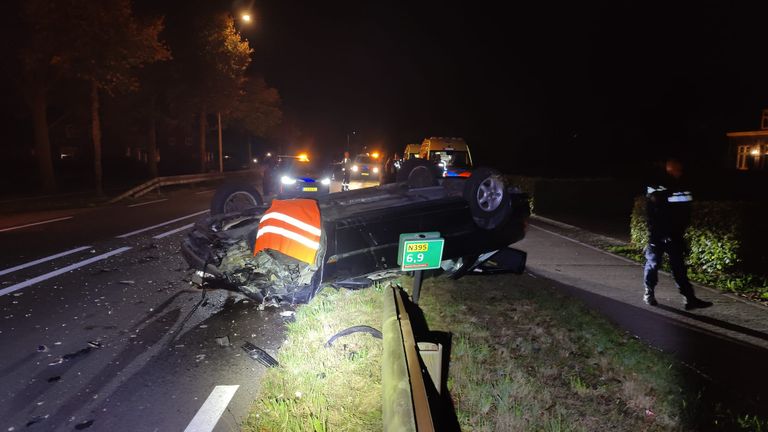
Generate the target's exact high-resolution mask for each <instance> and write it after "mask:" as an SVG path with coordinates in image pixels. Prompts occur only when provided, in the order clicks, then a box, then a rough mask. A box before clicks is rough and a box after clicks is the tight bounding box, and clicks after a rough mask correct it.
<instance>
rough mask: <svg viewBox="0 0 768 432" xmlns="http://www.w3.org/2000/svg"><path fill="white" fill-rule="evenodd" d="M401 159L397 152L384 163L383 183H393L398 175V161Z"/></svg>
mask: <svg viewBox="0 0 768 432" xmlns="http://www.w3.org/2000/svg"><path fill="white" fill-rule="evenodd" d="M399 160H400V156H399V155H398V154H397V153H393V154H392V157H389V158H387V161H386V162H385V163H384V167H383V168H382V170H381V181H380V183H381V184H386V183H392V182H394V181H395V177H396V176H397V162H398V161H399Z"/></svg>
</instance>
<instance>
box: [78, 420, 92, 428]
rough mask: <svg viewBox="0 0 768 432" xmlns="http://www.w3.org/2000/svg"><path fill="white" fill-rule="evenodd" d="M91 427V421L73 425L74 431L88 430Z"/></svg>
mask: <svg viewBox="0 0 768 432" xmlns="http://www.w3.org/2000/svg"><path fill="white" fill-rule="evenodd" d="M91 425H93V420H88V421H84V422H82V423H78V424H77V425H75V429H77V430H83V429H88V428H89V427H91Z"/></svg>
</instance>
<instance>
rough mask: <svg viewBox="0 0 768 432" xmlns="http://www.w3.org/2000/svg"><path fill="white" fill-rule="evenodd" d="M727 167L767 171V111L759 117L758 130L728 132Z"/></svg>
mask: <svg viewBox="0 0 768 432" xmlns="http://www.w3.org/2000/svg"><path fill="white" fill-rule="evenodd" d="M726 136H727V137H728V160H729V162H728V165H729V166H731V167H735V168H736V169H738V170H744V171H746V170H761V171H762V170H768V109H764V110H763V113H762V116H761V117H760V130H755V131H745V132H728V133H727V134H726Z"/></svg>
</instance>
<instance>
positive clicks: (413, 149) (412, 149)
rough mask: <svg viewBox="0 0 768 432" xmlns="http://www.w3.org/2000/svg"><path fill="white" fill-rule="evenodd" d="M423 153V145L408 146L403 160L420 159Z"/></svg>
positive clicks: (404, 151)
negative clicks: (420, 153) (420, 154)
mask: <svg viewBox="0 0 768 432" xmlns="http://www.w3.org/2000/svg"><path fill="white" fill-rule="evenodd" d="M420 151H421V144H406V146H405V150H403V160H408V159H412V158H417V157H419V152H420Z"/></svg>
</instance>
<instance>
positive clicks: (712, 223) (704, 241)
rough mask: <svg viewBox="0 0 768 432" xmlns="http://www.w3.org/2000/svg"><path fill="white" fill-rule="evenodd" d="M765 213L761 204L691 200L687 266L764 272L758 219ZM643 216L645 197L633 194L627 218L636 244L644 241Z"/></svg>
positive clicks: (714, 273) (763, 240)
mask: <svg viewBox="0 0 768 432" xmlns="http://www.w3.org/2000/svg"><path fill="white" fill-rule="evenodd" d="M767 214H768V212H766V208H765V206H761V205H758V204H755V203H747V202H732V201H697V202H694V205H693V212H692V216H691V225H690V226H689V228H688V230H687V231H686V233H685V237H686V241H687V242H688V247H689V256H688V262H689V265H690V267H691V269H692V270H693V271H695V272H696V273H699V274H704V275H712V276H719V275H726V274H730V275H734V274H747V273H751V274H755V275H759V276H766V275H768V271H766V270H768V266H766V264H768V260H766V254H765V253H764V252H763V247H764V245H766V244H768V243H766V240H767V239H768V236H766V230H765V228H764V226H763V225H762V224H761V223H760V222H761V220H762V221H765V220H766V219H765V216H766V215H767ZM645 219H646V217H645V198H644V197H637V198H635V203H634V207H633V210H632V217H631V221H630V224H631V226H630V235H631V242H632V245H633V246H634V247H636V248H642V247H644V246H645V244H646V243H647V242H648V231H647V228H646V223H645Z"/></svg>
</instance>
